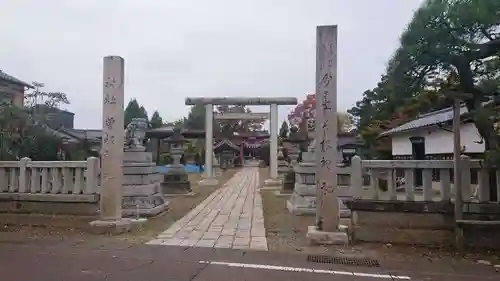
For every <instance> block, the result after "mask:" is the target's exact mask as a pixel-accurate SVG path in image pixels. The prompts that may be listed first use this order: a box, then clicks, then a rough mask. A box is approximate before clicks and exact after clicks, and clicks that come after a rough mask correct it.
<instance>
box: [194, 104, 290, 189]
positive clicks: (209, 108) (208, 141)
mask: <svg viewBox="0 0 500 281" xmlns="http://www.w3.org/2000/svg"><path fill="white" fill-rule="evenodd" d="M185 104H186V105H197V104H202V105H204V106H205V109H206V113H205V151H206V152H205V174H204V176H203V180H201V181H200V185H209V186H210V185H217V184H218V181H217V179H216V178H214V176H213V173H212V154H213V119H214V108H213V106H214V105H269V106H270V113H269V117H270V118H269V119H270V137H271V147H270V161H269V162H270V163H269V164H270V170H271V172H270V174H271V175H270V178H269V179H267V180H266V182H265V183H266V185H268V186H272V185H279V184H280V180H279V179H278V105H296V104H297V98H290V97H277V98H229V97H222V98H203V97H194V98H191V97H188V98H186V102H185ZM228 114H229V113H225V114H222V115H224V116H227V115H228ZM255 114H256V113H253V114H252V115H247V117H248V118H251V119H255V118H256V117H259V115H258V113H257V115H255ZM240 117H241V116H240ZM218 118H221V117H218ZM226 119H227V118H226ZM233 119H234V117H233Z"/></svg>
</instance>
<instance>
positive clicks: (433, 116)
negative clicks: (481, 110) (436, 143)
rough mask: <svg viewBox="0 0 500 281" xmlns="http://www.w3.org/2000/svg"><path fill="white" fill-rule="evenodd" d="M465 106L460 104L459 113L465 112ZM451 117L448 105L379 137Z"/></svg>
mask: <svg viewBox="0 0 500 281" xmlns="http://www.w3.org/2000/svg"><path fill="white" fill-rule="evenodd" d="M467 112H468V110H467V107H465V106H462V107H461V108H460V115H462V114H464V113H467ZM452 119H453V108H451V107H448V108H445V109H441V110H437V111H433V112H430V113H427V114H423V115H420V116H419V118H417V119H415V120H412V121H410V122H408V123H404V124H403V125H400V126H398V127H396V128H392V129H390V130H388V131H385V132H383V133H381V134H380V137H385V136H389V135H392V134H395V133H402V132H406V131H410V130H415V129H418V128H423V127H429V126H433V125H437V124H439V123H443V122H448V121H451V120H452Z"/></svg>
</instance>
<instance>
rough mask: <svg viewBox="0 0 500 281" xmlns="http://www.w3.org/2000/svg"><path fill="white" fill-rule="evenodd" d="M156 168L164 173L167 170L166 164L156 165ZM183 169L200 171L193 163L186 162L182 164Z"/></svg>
mask: <svg viewBox="0 0 500 281" xmlns="http://www.w3.org/2000/svg"><path fill="white" fill-rule="evenodd" d="M156 169H157V171H158V172H160V173H166V172H168V165H165V166H156ZM184 170H186V172H187V173H200V172H201V171H200V168H199V167H198V166H196V165H194V164H186V165H184Z"/></svg>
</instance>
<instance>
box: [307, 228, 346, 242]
mask: <svg viewBox="0 0 500 281" xmlns="http://www.w3.org/2000/svg"><path fill="white" fill-rule="evenodd" d="M346 230H347V227H344V226H340V227H339V229H338V230H337V231H335V232H327V231H320V230H318V229H317V228H316V226H315V225H311V226H309V227H308V228H307V234H306V238H307V240H308V241H309V244H311V245H343V246H347V245H349V237H348V235H347V232H346Z"/></svg>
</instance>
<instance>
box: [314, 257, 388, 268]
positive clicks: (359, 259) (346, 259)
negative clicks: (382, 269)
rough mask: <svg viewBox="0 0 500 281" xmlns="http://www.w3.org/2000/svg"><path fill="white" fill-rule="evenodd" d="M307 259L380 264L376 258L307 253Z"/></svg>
mask: <svg viewBox="0 0 500 281" xmlns="http://www.w3.org/2000/svg"><path fill="white" fill-rule="evenodd" d="M307 261H308V262H315V263H331V264H338V265H354V266H368V267H379V266H380V263H379V262H378V260H373V259H366V258H352V257H339V256H326V255H308V256H307Z"/></svg>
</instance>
